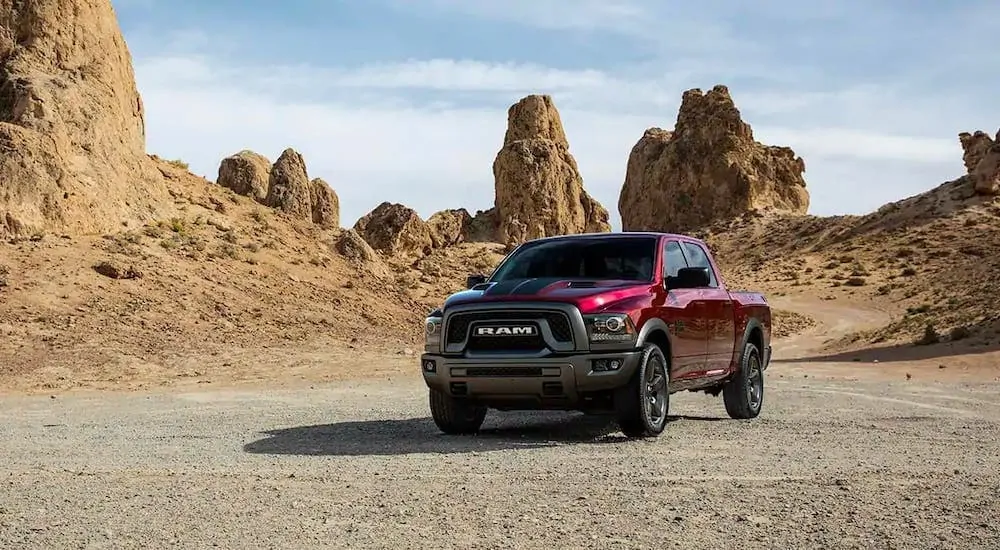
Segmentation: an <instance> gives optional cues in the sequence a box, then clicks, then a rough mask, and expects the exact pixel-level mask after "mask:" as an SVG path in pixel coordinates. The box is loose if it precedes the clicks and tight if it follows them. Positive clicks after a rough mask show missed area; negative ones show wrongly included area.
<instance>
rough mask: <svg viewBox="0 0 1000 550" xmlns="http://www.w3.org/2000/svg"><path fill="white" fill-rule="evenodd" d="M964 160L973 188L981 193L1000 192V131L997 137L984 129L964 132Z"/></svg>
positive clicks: (961, 135) (960, 136)
mask: <svg viewBox="0 0 1000 550" xmlns="http://www.w3.org/2000/svg"><path fill="white" fill-rule="evenodd" d="M958 139H959V141H960V142H961V144H962V151H963V154H962V161H963V162H964V163H965V169H966V171H967V172H968V175H969V178H971V179H972V185H973V188H974V189H975V190H976V193H979V194H981V195H996V194H1000V131H997V135H996V138H995V139H994V138H991V137H990V136H989V134H987V133H986V132H982V131H976V132H975V133H972V134H970V133H968V132H962V133H961V134H959V135H958Z"/></svg>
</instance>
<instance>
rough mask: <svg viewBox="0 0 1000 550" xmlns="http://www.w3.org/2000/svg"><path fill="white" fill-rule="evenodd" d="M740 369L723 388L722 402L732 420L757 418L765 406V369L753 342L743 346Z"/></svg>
mask: <svg viewBox="0 0 1000 550" xmlns="http://www.w3.org/2000/svg"><path fill="white" fill-rule="evenodd" d="M739 367H740V368H739V371H737V372H736V374H735V375H734V376H733V377H732V378H731V379H730V380H729V381H728V382H726V385H725V386H724V387H723V388H722V401H723V403H725V404H726V412H727V413H728V414H729V417H730V418H738V419H749V418H756V417H757V415H758V414H760V409H761V407H762V406H763V405H764V369H763V368H762V367H761V357H760V350H759V349H757V346H756V345H755V344H754V343H753V342H747V343H746V344H745V345H744V346H743V355H742V356H741V357H740V365H739Z"/></svg>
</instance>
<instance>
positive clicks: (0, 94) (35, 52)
mask: <svg viewBox="0 0 1000 550" xmlns="http://www.w3.org/2000/svg"><path fill="white" fill-rule="evenodd" d="M143 116H144V113H143V107H142V101H141V99H140V97H139V93H138V91H137V90H136V85H135V77H134V74H133V70H132V58H131V54H130V53H129V50H128V47H127V46H126V44H125V41H124V39H123V38H122V34H121V30H120V29H119V26H118V20H117V18H116V16H115V13H114V10H113V9H112V7H111V2H110V1H109V0H46V1H30V2H28V1H12V0H0V234H14V235H21V234H25V233H29V232H34V231H44V230H53V231H65V232H74V233H91V232H103V231H110V230H115V229H120V228H121V225H122V222H133V221H134V222H144V221H149V220H151V219H153V218H154V217H157V216H160V215H166V214H167V213H169V212H172V211H173V207H172V205H171V202H170V198H169V195H168V194H167V189H166V185H165V183H164V181H163V178H162V177H161V175H160V174H159V172H158V171H157V169H156V167H155V164H154V163H153V161H152V160H151V159H150V158H149V157H148V156H147V155H146V151H145V148H146V143H145V140H146V136H145V123H144V120H143Z"/></svg>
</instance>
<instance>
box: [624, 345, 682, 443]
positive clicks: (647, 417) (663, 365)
mask: <svg viewBox="0 0 1000 550" xmlns="http://www.w3.org/2000/svg"><path fill="white" fill-rule="evenodd" d="M614 399H615V416H616V417H617V420H618V427H619V428H620V429H621V431H622V433H623V434H625V436H626V437H632V438H640V437H656V436H658V435H660V434H661V433H662V432H663V429H664V428H666V426H667V412H668V411H669V410H670V364H669V363H668V362H667V359H666V357H665V356H664V355H663V351H662V350H660V347H659V346H657V345H656V344H646V345H645V346H644V347H643V353H642V357H641V358H640V360H639V368H637V369H636V371H635V374H634V375H632V379H631V380H629V382H628V384H626V385H625V386H623V387H621V388H618V389H617V390H616V391H615V398H614Z"/></svg>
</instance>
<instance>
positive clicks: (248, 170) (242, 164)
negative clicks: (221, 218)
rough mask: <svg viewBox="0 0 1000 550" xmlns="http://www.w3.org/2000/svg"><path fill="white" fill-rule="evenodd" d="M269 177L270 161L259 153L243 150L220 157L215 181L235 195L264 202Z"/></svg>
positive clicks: (265, 201) (265, 200)
mask: <svg viewBox="0 0 1000 550" xmlns="http://www.w3.org/2000/svg"><path fill="white" fill-rule="evenodd" d="M270 177H271V161H269V160H268V159H267V157H265V156H264V155H261V154H259V153H255V152H253V151H249V150H243V151H240V152H239V153H236V154H235V155H231V156H228V157H226V158H224V159H222V162H221V163H219V175H218V177H217V178H216V183H218V184H219V185H221V186H223V187H227V188H229V189H232V190H233V192H234V193H236V194H237V195H243V196H245V197H250V198H252V199H254V200H255V201H257V202H259V203H261V204H266V203H267V191H268V188H269V186H268V180H269V179H270Z"/></svg>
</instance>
